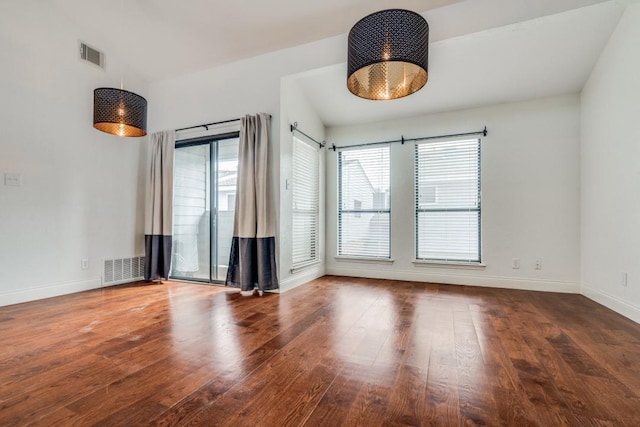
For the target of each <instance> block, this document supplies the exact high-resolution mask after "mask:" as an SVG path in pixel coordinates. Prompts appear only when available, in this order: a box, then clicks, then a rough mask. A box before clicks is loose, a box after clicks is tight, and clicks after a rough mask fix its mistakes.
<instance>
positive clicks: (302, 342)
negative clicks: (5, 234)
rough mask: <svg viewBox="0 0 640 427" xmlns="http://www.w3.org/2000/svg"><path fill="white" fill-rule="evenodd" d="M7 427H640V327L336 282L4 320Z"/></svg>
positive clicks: (497, 300) (412, 287)
mask: <svg viewBox="0 0 640 427" xmlns="http://www.w3.org/2000/svg"><path fill="white" fill-rule="evenodd" d="M0 342H1V344H0V345H1V350H0V425H1V426H13V425H17V426H23V425H32V424H35V425H46V426H54V425H101V426H138V425H162V426H164V425H205V426H213V425H215V426H218V425H230V426H284V425H291V426H299V425H306V426H343V425H345V426H376V425H414V426H418V425H422V426H425V425H454V426H455V425H505V426H528V425H539V426H558V425H573V426H596V425H597V426H624V425H627V426H640V325H637V324H635V323H633V322H632V321H630V320H627V319H625V318H623V317H621V316H619V315H617V314H615V313H613V312H612V311H610V310H608V309H606V308H604V307H602V306H599V305H597V304H595V303H594V302H592V301H590V300H588V299H586V298H584V297H582V296H579V295H561V294H550V293H536V292H524V291H512V290H498V289H486V288H472V287H464V286H446V285H433V284H422V283H410V282H399V281H382V280H367V279H354V278H343V277H331V276H327V277H324V278H322V279H319V280H316V281H313V282H311V283H309V284H307V285H304V286H302V287H299V288H297V289H295V290H292V291H290V292H287V293H285V294H282V295H276V294H269V295H265V296H263V297H257V296H255V297H242V296H239V295H238V294H237V291H232V290H229V289H225V288H219V287H210V286H204V285H193V284H186V283H165V284H163V285H132V286H121V287H114V288H107V289H102V290H96V291H89V292H83V293H79V294H73V295H68V296H63V297H58V298H52V299H48V300H42V301H36V302H30V303H26V304H19V305H14V306H9V307H0Z"/></svg>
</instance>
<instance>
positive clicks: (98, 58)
mask: <svg viewBox="0 0 640 427" xmlns="http://www.w3.org/2000/svg"><path fill="white" fill-rule="evenodd" d="M80 59H82V60H83V61H86V62H89V63H91V64H93V65H97V66H98V67H100V68H102V69H103V70H104V53H102V52H100V51H99V50H97V49H94V48H92V47H91V46H89V45H87V44H86V43H83V42H80Z"/></svg>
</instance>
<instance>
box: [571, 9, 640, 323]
mask: <svg viewBox="0 0 640 427" xmlns="http://www.w3.org/2000/svg"><path fill="white" fill-rule="evenodd" d="M638 46H640V4H633V5H630V6H629V7H628V8H627V10H626V11H625V14H624V16H623V17H622V19H621V21H620V23H619V25H618V27H617V29H616V30H615V32H614V33H613V35H612V36H611V39H610V41H609V44H608V45H607V47H606V49H605V51H604V52H603V54H602V56H601V57H600V60H599V62H598V64H597V66H596V67H595V69H594V71H593V73H592V75H591V77H590V79H589V81H588V83H587V85H586V86H585V89H584V90H583V93H582V136H581V139H582V153H581V154H582V156H581V173H582V197H581V198H582V206H581V210H582V227H581V229H582V285H583V286H582V293H583V294H585V295H587V296H588V297H590V298H592V299H594V300H596V301H598V302H600V303H602V304H604V305H606V306H608V307H610V308H612V309H614V310H616V311H618V312H620V313H622V314H624V315H626V316H628V317H630V318H631V319H634V320H635V321H636V322H640V262H639V260H640V220H639V219H638V213H639V212H640V127H639V126H638V119H639V118H640V107H639V104H638V99H640V78H639V77H638V76H639V75H640V55H639V54H638ZM623 272H626V273H627V275H628V276H627V280H628V282H627V283H628V284H627V286H626V287H624V286H623V285H622V275H623Z"/></svg>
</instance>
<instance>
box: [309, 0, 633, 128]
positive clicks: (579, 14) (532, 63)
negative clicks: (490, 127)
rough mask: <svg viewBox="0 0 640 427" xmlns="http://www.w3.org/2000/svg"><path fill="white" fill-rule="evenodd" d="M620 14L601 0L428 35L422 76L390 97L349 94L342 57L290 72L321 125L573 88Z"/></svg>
mask: <svg viewBox="0 0 640 427" xmlns="http://www.w3.org/2000/svg"><path fill="white" fill-rule="evenodd" d="M620 15H621V9H620V7H619V5H618V4H617V3H615V2H605V3H600V4H596V5H593V6H588V7H583V8H580V9H574V10H570V11H568V12H563V13H559V14H555V15H550V16H543V17H541V18H536V19H533V20H529V21H525V22H521V23H517V24H512V25H507V26H503V27H499V28H493V29H490V30H485V31H480V32H477V33H472V34H468V35H464V36H459V37H454V38H450V39H446V40H442V41H439V42H435V43H431V44H430V52H429V81H428V82H427V84H426V86H425V87H424V88H423V89H422V90H420V91H418V92H417V93H415V94H413V95H411V96H408V97H405V98H401V99H397V100H391V101H368V100H363V99H361V98H358V97H356V96H353V95H352V94H351V93H350V92H349V91H348V90H347V88H346V64H338V65H335V66H330V67H327V68H324V69H322V70H314V71H312V72H308V73H304V74H302V75H300V76H296V78H297V80H298V82H299V87H300V88H301V90H302V91H303V93H305V94H306V97H307V99H308V101H309V102H310V103H311V105H313V106H314V108H315V109H316V112H317V113H318V115H319V116H320V119H321V120H322V121H323V123H324V124H325V125H327V126H339V125H346V124H354V123H366V122H373V121H378V120H389V119H394V118H399V117H406V116H416V115H422V114H430V113H437V112H443V111H452V110H460V109H464V108H471V107H476V106H480V105H488V104H497V103H504V102H514V101H520V100H526V99H533V98H539V97H546V96H554V95H560V94H567V93H576V92H579V91H580V90H581V89H582V87H583V86H584V84H585V83H586V81H587V79H588V77H589V74H590V72H591V70H592V69H593V67H594V65H595V64H596V62H597V60H598V58H599V56H600V53H601V52H602V50H603V48H604V46H605V45H606V42H607V40H608V39H609V36H610V35H611V33H612V31H613V29H614V28H615V26H616V24H617V22H618V20H619V18H620Z"/></svg>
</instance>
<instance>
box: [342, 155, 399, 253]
mask: <svg viewBox="0 0 640 427" xmlns="http://www.w3.org/2000/svg"><path fill="white" fill-rule="evenodd" d="M338 181H339V193H338V255H340V256H347V257H364V258H386V259H388V258H390V257H391V251H390V237H391V236H390V230H391V227H390V218H391V207H390V191H391V179H390V150H389V146H388V145H385V146H378V147H374V148H361V149H346V150H342V151H340V152H339V153H338Z"/></svg>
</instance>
